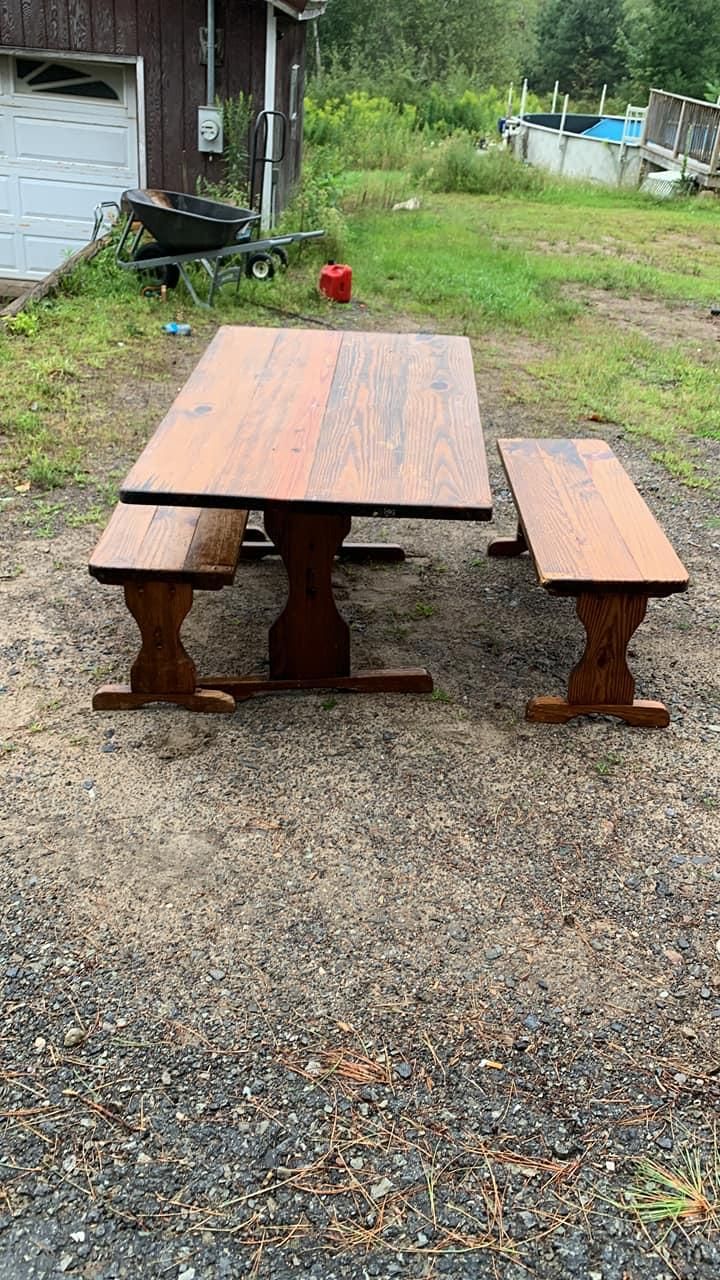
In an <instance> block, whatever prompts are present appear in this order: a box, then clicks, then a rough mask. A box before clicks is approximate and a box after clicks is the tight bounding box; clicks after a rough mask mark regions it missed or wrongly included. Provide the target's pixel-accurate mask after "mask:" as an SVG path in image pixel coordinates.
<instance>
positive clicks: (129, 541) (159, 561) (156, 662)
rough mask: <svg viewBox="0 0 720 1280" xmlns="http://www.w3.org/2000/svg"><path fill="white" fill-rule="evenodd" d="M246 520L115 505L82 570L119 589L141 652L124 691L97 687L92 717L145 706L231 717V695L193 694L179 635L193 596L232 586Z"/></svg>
mask: <svg viewBox="0 0 720 1280" xmlns="http://www.w3.org/2000/svg"><path fill="white" fill-rule="evenodd" d="M247 518H248V512H247V511H229V510H224V509H223V510H218V509H209V508H199V507H160V506H131V505H130V504H128V503H123V502H120V503H118V505H117V506H116V508H115V510H114V512H113V514H112V516H111V517H110V522H109V524H108V526H107V528H106V529H105V532H104V533H103V535H102V537H101V538H100V541H99V542H98V544H97V546H96V548H95V550H94V552H93V554H92V559H91V560H90V564H89V566H88V567H89V570H90V573H91V574H92V576H93V577H94V578H97V579H98V581H99V582H106V583H112V584H118V585H121V586H122V587H123V588H124V591H125V601H126V604H127V607H128V609H129V610H130V612H131V614H132V615H133V617H134V618H135V621H136V622H137V624H138V627H139V628H140V635H141V637H142V644H141V647H140V652H139V654H138V656H137V658H136V659H135V662H134V663H133V665H132V669H131V671H130V684H129V685H103V687H102V688H101V689H98V690H97V692H96V694H95V696H94V697H93V707H94V708H95V710H96V711H108V710H116V709H118V710H124V709H127V708H130V707H141V706H144V705H145V704H146V703H148V702H175V703H177V704H178V705H179V706H182V707H188V708H189V709H191V710H193V711H234V709H235V699H234V698H233V697H232V696H231V695H230V694H228V693H223V692H222V691H221V690H218V689H206V688H199V687H198V683H197V671H196V668H195V664H194V662H193V661H192V659H191V658H190V656H189V655H188V654H187V653H186V651H185V649H184V648H183V644H182V641H181V639H180V628H181V626H182V624H183V621H184V620H185V618H186V617H187V615H188V613H189V612H190V609H191V607H192V601H193V591H195V590H202V591H217V590H219V588H220V587H225V586H228V585H230V584H231V583H232V582H233V579H234V577H235V570H236V568H237V564H238V559H239V556H240V547H241V545H242V540H243V535H244V533H245V526H246V524H247Z"/></svg>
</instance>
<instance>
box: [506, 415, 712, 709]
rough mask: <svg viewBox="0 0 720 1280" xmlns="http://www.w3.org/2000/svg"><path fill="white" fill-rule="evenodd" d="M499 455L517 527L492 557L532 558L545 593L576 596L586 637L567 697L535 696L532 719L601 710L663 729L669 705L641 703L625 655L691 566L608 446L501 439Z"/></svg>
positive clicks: (590, 442) (599, 442) (682, 587)
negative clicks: (652, 600)
mask: <svg viewBox="0 0 720 1280" xmlns="http://www.w3.org/2000/svg"><path fill="white" fill-rule="evenodd" d="M498 449H499V452H500V458H501V460H502V464H503V467H504V468H505V473H506V475H507V478H508V481H509V484H510V489H511V491H512V495H513V498H514V500H515V506H516V508H517V513H518V530H517V534H516V536H515V537H514V538H499V539H497V540H496V541H495V542H491V543H490V546H489V547H488V554H489V555H491V556H516V555H521V554H522V553H523V552H524V551H529V552H530V555H531V556H532V558H533V560H534V562H535V570H536V573H537V576H538V580H539V582H540V585H541V586H543V587H545V588H546V590H548V591H550V592H551V593H552V594H553V595H568V596H576V597H577V613H578V617H579V618H580V620H581V622H582V623H583V626H584V627H585V630H586V632H587V642H586V647H585V653H584V654H583V657H582V658H581V660H580V662H579V663H578V664H577V666H576V667H575V668H574V670H573V672H572V674H571V676H570V681H569V685H568V696H567V698H553V697H540V698H533V699H532V700H531V701H530V702H529V703H528V706H527V711H526V715H527V718H528V720H544V721H550V722H551V723H554V724H564V723H565V722H566V721H568V720H571V719H572V718H573V716H581V715H589V714H591V713H596V714H601V715H612V716H619V717H621V718H622V719H623V720H626V721H627V722H628V723H629V724H634V725H645V726H658V727H664V726H665V725H667V724H668V723H669V720H670V717H669V714H668V711H667V708H666V707H665V706H664V704H663V703H662V702H647V701H643V700H640V699H636V698H635V696H634V695H635V681H634V680H633V677H632V675H631V673H630V670H629V669H628V665H627V660H626V653H627V646H628V642H629V640H630V637H631V636H632V635H633V633H634V632H635V630H636V629H637V627H639V625H640V623H641V622H642V620H643V618H644V617H645V610H646V608H647V603H648V598H649V597H650V596H668V595H671V594H672V593H673V592H675V591H685V590H686V588H687V585H688V575H687V571H686V569H685V568H684V566H683V565H682V564H681V562H680V560H679V559H678V557H677V555H676V554H675V552H674V551H673V548H672V547H671V546H670V543H669V542H668V540H667V538H666V537H665V534H664V533H663V531H662V529H661V528H660V526H659V525H658V523H657V521H656V520H655V518H654V516H653V515H652V514H651V512H650V511H649V510H648V508H647V506H646V505H645V503H644V501H643V499H642V498H641V497H640V494H639V493H638V491H637V489H636V488H635V486H634V484H633V483H632V481H631V479H630V477H629V476H628V475H627V473H626V472H625V471H624V470H623V468H622V466H621V465H620V463H619V462H618V460H617V458H616V457H615V455H614V453H613V452H612V450H611V449H610V448H609V446H608V445H607V444H605V443H604V441H602V440H499V441H498Z"/></svg>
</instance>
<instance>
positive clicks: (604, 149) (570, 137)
mask: <svg viewBox="0 0 720 1280" xmlns="http://www.w3.org/2000/svg"><path fill="white" fill-rule="evenodd" d="M610 120H612V121H613V122H615V121H618V120H619V121H620V136H621V137H622V117H614V116H612V117H611V116H606V117H601V116H585V115H583V116H579V115H578V116H570V115H568V116H566V118H565V128H564V132H563V133H562V134H561V133H560V121H561V117H560V116H559V115H550V114H547V115H537V116H525V117H524V119H523V120H520V121H517V122H516V123H515V124H514V126H513V128H512V129H511V131H510V146H511V147H512V150H513V152H514V153H515V155H516V156H518V157H519V158H520V159H522V160H524V161H525V162H526V163H527V164H532V165H535V166H536V167H537V168H538V169H545V170H547V171H548V172H549V173H559V174H563V176H564V177H566V178H584V179H586V180H589V181H591V182H602V183H605V184H606V185H607V186H612V187H618V186H622V187H633V186H637V184H638V182H639V181H640V163H641V155H640V147H639V141H640V139H639V137H635V138H633V139H632V140H631V141H630V142H629V143H626V145H625V146H623V145H622V143H621V142H620V141H618V140H615V139H613V138H602V137H593V136H588V135H587V130H588V129H594V130H597V129H598V128H600V130H601V131H603V132H605V131H607V132H615V131H616V125H615V123H613V125H611V126H608V125H606V122H607V121H610Z"/></svg>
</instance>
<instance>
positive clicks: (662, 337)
mask: <svg viewBox="0 0 720 1280" xmlns="http://www.w3.org/2000/svg"><path fill="white" fill-rule="evenodd" d="M563 294H564V295H565V297H567V298H571V299H572V300H573V301H574V302H580V303H582V305H583V306H584V307H587V308H588V309H589V310H590V311H592V313H593V314H594V315H597V316H600V317H602V319H603V320H610V321H611V322H612V323H613V324H615V325H617V326H618V328H620V329H627V330H630V331H632V332H633V333H637V334H638V335H640V336H642V337H644V338H648V339H649V340H650V341H651V342H656V343H657V344H658V346H663V347H672V346H678V345H680V346H690V347H695V348H696V350H699V351H703V350H705V349H707V348H711V349H712V350H713V352H715V351H716V347H715V344H716V343H717V341H718V338H720V319H719V318H718V317H715V316H711V315H710V310H709V308H708V307H705V306H681V305H678V306H673V305H672V304H671V303H668V302H663V301H661V300H660V299H658V298H642V297H638V296H637V295H634V296H633V297H630V298H625V297H622V296H620V295H618V294H616V293H610V292H609V291H607V290H605V289H591V288H589V287H588V286H587V285H566V286H565V287H564V289H563Z"/></svg>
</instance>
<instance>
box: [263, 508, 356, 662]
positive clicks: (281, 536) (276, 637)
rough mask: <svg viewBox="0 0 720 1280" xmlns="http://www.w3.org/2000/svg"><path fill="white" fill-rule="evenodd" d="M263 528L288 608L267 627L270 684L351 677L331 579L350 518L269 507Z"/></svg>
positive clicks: (347, 641)
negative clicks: (283, 575) (283, 578)
mask: <svg viewBox="0 0 720 1280" xmlns="http://www.w3.org/2000/svg"><path fill="white" fill-rule="evenodd" d="M265 528H266V529H267V532H268V535H269V537H270V538H271V539H272V541H273V542H274V544H275V546H276V547H277V549H278V551H279V552H280V555H281V556H282V559H283V564H284V565H285V568H286V569H287V575H288V599H287V604H286V605H285V608H284V610H283V612H282V613H281V614H280V617H279V618H278V619H277V621H276V622H274V623H273V626H272V627H271V628H270V677H271V679H273V680H301V679H306V678H312V677H315V676H329V675H336V676H348V675H350V628H349V627H348V625H347V623H346V621H345V619H344V618H341V616H340V614H339V613H338V611H337V606H336V604H335V599H334V597H333V591H332V578H331V574H332V564H333V560H334V558H335V553H336V551H337V549H338V547H339V546H340V543H341V542H342V540H343V538H344V537H346V536H347V534H348V533H349V532H350V517H349V516H346V515H342V514H341V515H327V516H325V515H323V516H316V515H307V514H304V513H301V512H300V513H298V514H296V515H293V514H290V513H289V512H288V511H287V509H283V508H279V507H268V508H267V510H266V512H265Z"/></svg>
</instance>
